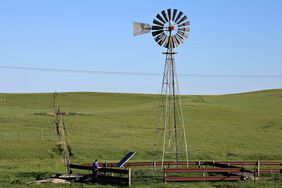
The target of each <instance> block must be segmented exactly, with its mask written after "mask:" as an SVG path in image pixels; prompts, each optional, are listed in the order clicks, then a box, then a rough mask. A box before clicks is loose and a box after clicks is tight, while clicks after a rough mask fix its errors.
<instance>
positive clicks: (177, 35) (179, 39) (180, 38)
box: [175, 33, 184, 43]
mask: <svg viewBox="0 0 282 188" xmlns="http://www.w3.org/2000/svg"><path fill="white" fill-rule="evenodd" d="M175 37H176V38H177V39H178V41H180V42H181V43H184V38H183V37H182V36H181V35H179V34H178V33H176V35H175Z"/></svg>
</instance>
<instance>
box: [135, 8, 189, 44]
mask: <svg viewBox="0 0 282 188" xmlns="http://www.w3.org/2000/svg"><path fill="white" fill-rule="evenodd" d="M149 32H152V36H153V38H154V40H155V41H156V42H157V44H158V45H160V46H162V47H165V48H176V47H178V46H180V45H181V44H182V43H184V41H185V38H188V32H190V22H189V21H188V17H187V16H186V15H185V14H184V13H183V12H182V11H178V10H177V9H167V10H163V11H161V13H158V14H157V15H156V17H155V19H153V24H152V26H151V25H150V24H146V23H140V22H133V34H134V36H138V35H142V34H145V33H149Z"/></svg>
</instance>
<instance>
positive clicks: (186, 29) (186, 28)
mask: <svg viewBox="0 0 282 188" xmlns="http://www.w3.org/2000/svg"><path fill="white" fill-rule="evenodd" d="M178 30H179V31H186V32H190V28H189V27H184V28H178Z"/></svg>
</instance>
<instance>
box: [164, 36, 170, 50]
mask: <svg viewBox="0 0 282 188" xmlns="http://www.w3.org/2000/svg"><path fill="white" fill-rule="evenodd" d="M164 47H165V48H168V47H169V37H167V39H166V41H165V43H164Z"/></svg>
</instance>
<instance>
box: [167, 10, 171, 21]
mask: <svg viewBox="0 0 282 188" xmlns="http://www.w3.org/2000/svg"><path fill="white" fill-rule="evenodd" d="M167 14H168V20H169V21H170V20H171V9H167Z"/></svg>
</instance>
